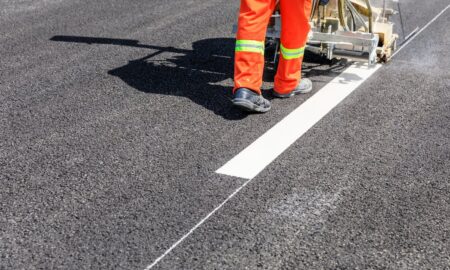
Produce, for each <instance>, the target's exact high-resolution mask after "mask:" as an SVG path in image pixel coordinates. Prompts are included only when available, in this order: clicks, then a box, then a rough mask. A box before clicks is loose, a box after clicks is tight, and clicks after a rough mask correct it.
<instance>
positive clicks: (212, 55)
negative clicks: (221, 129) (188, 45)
mask: <svg viewBox="0 0 450 270" xmlns="http://www.w3.org/2000/svg"><path fill="white" fill-rule="evenodd" d="M50 40H52V41H62V42H74V43H84V44H108V45H119V46H128V47H137V48H145V49H151V50H152V53H150V54H148V55H147V56H145V57H142V58H139V59H135V60H131V61H129V62H128V63H127V64H126V65H124V66H121V67H118V68H115V69H112V70H110V71H108V74H110V75H113V76H116V77H119V78H120V79H122V80H123V81H124V82H125V83H127V84H128V85H129V86H131V87H133V88H134V89H137V90H139V91H142V92H145V93H152V94H162V95H174V96H182V97H187V98H189V99H190V100H192V101H193V102H195V103H197V104H199V105H201V106H203V107H205V108H206V109H208V110H211V111H213V112H214V113H215V114H217V115H220V116H222V117H223V118H225V119H229V120H240V119H243V118H245V117H246V116H247V115H248V113H244V112H242V111H241V110H239V109H237V108H234V107H232V106H231V101H230V100H231V88H230V87H229V86H222V85H221V82H222V81H224V80H227V79H230V78H232V77H233V53H234V39H231V38H216V39H205V40H200V41H197V42H194V43H193V44H192V48H193V49H192V50H186V49H177V48H173V47H161V46H153V45H145V44H139V41H137V40H127V39H110V38H97V37H78V36H54V37H52V38H51V39H50ZM162 53H170V57H168V58H163V60H161V57H159V58H158V59H153V58H155V57H156V56H158V55H160V54H162Z"/></svg>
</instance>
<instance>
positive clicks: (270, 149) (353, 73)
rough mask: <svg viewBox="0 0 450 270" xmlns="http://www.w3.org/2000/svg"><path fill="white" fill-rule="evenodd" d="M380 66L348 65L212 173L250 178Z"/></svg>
mask: <svg viewBox="0 0 450 270" xmlns="http://www.w3.org/2000/svg"><path fill="white" fill-rule="evenodd" d="M380 66H381V65H375V66H373V67H370V68H369V67H367V65H352V66H350V67H349V68H347V69H346V70H345V71H344V72H342V73H341V74H340V75H339V76H337V77H336V78H334V79H333V80H332V81H331V82H330V83H328V84H327V85H325V87H323V88H322V89H321V90H319V91H318V92H317V93H316V94H315V95H314V96H312V97H311V98H309V99H308V100H306V101H305V102H304V103H303V104H302V105H300V106H299V107H298V108H297V109H295V110H294V111H293V112H292V113H290V114H289V115H288V116H286V117H285V118H284V119H283V120H281V121H280V122H279V123H278V124H276V125H275V126H274V127H272V128H271V129H270V130H268V131H267V132H266V133H265V134H263V135H262V136H261V137H259V138H258V139H257V140H256V141H255V142H253V143H252V144H251V145H250V146H248V147H247V148H246V149H244V150H243V151H242V152H241V153H239V154H238V155H237V156H235V157H234V158H233V159H231V160H230V161H229V162H227V163H226V164H225V165H224V166H223V167H221V168H220V169H218V170H217V171H216V173H219V174H225V175H229V176H235V177H240V178H245V179H252V178H254V177H255V176H256V175H258V174H259V173H260V172H261V171H262V170H263V169H264V168H265V167H267V166H268V165H269V164H270V163H271V162H272V161H273V160H275V159H276V158H277V157H278V156H279V155H280V154H282V153H283V152H284V151H285V150H286V149H287V148H289V146H291V145H292V144H293V143H294V142H295V141H296V140H298V139H299V138H300V137H301V136H302V135H303V134H305V133H306V132H307V131H308V130H309V129H310V128H312V127H313V126H314V125H315V124H316V123H317V122H319V121H320V119H322V118H323V117H324V116H325V115H327V114H328V113H329V112H330V111H331V110H332V109H333V108H334V107H336V105H338V104H339V103H340V102H341V101H342V100H344V99H345V98H346V97H347V96H348V95H350V94H351V93H352V92H353V91H354V90H355V89H356V88H357V87H358V86H359V85H361V83H363V82H364V81H365V80H366V79H368V78H369V77H370V76H372V74H374V73H375V72H376V71H377V70H378V69H379V68H380Z"/></svg>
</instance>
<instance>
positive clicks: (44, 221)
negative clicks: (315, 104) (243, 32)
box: [0, 0, 450, 269]
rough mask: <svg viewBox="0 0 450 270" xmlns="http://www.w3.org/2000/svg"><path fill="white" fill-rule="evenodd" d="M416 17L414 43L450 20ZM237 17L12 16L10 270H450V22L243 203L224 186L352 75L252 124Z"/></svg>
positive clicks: (191, 7) (54, 0)
mask: <svg viewBox="0 0 450 270" xmlns="http://www.w3.org/2000/svg"><path fill="white" fill-rule="evenodd" d="M400 4H401V12H402V18H403V29H400V28H398V29H400V30H401V31H400V30H399V34H400V35H401V37H403V36H405V35H407V34H408V33H409V32H411V31H412V30H413V29H415V28H416V27H417V26H419V27H423V26H425V25H426V24H427V23H428V22H429V21H430V20H432V19H433V18H434V17H435V16H436V15H437V14H438V13H439V12H441V11H442V10H443V9H444V8H446V7H447V6H448V4H449V2H448V0H433V1H419V0H405V1H400ZM237 8H238V1H237V0H232V1H230V0H171V1H167V0H152V1H144V0H135V1H125V0H108V1H107V0H98V1H87V0H70V1H69V0H33V1H31V0H3V1H1V3H0V150H1V151H0V269H145V268H148V269H150V266H152V264H153V263H154V262H155V260H157V259H158V258H160V260H158V261H157V263H156V264H153V266H152V269H450V180H449V178H450V68H449V66H450V52H449V48H450V32H449V30H448V29H450V9H449V10H447V11H446V12H444V13H443V14H442V16H440V17H439V18H437V19H436V21H434V22H433V23H432V24H430V25H429V27H428V28H427V29H425V30H424V31H423V32H421V33H420V34H419V35H418V36H416V37H415V39H414V40H412V41H411V42H410V43H409V44H408V45H407V46H406V47H404V48H403V49H402V50H401V51H400V52H399V53H398V54H397V55H396V56H395V58H394V59H393V60H392V61H391V62H390V63H388V64H386V65H384V66H383V67H381V68H380V69H379V70H378V71H377V72H376V73H375V74H374V75H373V76H372V77H370V78H369V79H368V80H367V81H365V82H364V83H363V84H362V85H361V86H360V87H358V89H356V90H355V92H353V93H352V94H351V95H350V96H349V97H347V98H346V99H345V100H344V101H343V102H342V103H340V104H339V105H338V106H337V107H336V108H334V109H333V110H332V111H331V112H330V113H329V114H328V115H327V116H326V117H324V118H323V119H322V120H321V121H320V122H319V123H317V124H316V125H315V126H314V127H313V128H312V129H310V130H309V131H308V132H307V133H306V134H305V135H304V136H302V137H301V138H300V139H299V140H297V141H296V142H295V143H294V144H293V145H292V146H291V147H289V148H288V149H287V150H286V151H285V152H284V153H283V154H282V155H280V156H279V157H278V158H276V159H275V161H274V162H272V163H271V164H270V165H269V166H268V167H267V168H266V169H265V170H263V171H262V172H261V173H260V174H259V175H258V176H257V177H255V178H254V179H252V181H251V182H249V183H248V184H247V185H245V186H243V184H244V183H246V181H247V180H246V179H240V178H236V177H230V176H225V175H221V174H217V173H215V171H216V170H217V169H218V168H219V167H221V166H222V165H224V164H225V163H226V162H227V161H229V160H230V159H232V158H233V157H234V156H236V155H237V154H238V153H239V152H241V151H242V150H243V149H245V148H246V147H247V146H248V145H250V144H251V143H252V142H253V141H255V140H256V139H257V138H258V137H260V136H261V135H262V134H264V133H265V132H266V131H267V130H269V129H270V128H271V127H272V126H274V125H276V124H277V123H278V122H279V121H280V120H281V119H283V118H284V117H285V116H286V115H288V114H289V113H290V112H292V111H293V110H294V109H295V108H297V107H298V106H300V105H301V104H302V103H303V102H304V101H306V100H308V99H309V98H310V97H311V96H313V95H314V94H315V93H316V92H317V91H319V90H320V89H321V88H322V87H323V86H324V85H326V84H327V83H328V82H330V81H331V80H332V79H333V78H334V77H336V76H337V75H339V74H340V72H342V70H343V69H344V68H345V67H343V66H341V65H339V64H336V65H330V64H329V63H327V62H326V61H323V60H320V59H317V57H311V56H307V57H306V58H307V59H306V63H305V65H304V72H305V76H308V77H309V78H311V79H312V81H313V82H314V88H315V90H314V91H313V92H312V93H310V94H307V95H303V96H297V97H295V98H292V99H288V100H278V99H274V100H273V109H272V110H271V111H270V112H269V113H267V114H264V115H254V114H252V115H247V114H245V113H242V112H240V111H239V110H237V109H235V108H233V107H231V106H230V98H231V95H230V91H231V87H232V79H231V78H232V72H233V70H232V69H233V63H232V57H233V46H234V40H233V36H232V34H231V33H230V32H231V27H232V25H233V23H235V19H236V13H237ZM395 18H396V19H397V20H398V15H396V17H395ZM398 25H399V24H398ZM272 76H273V71H272V70H271V67H270V65H269V66H268V67H267V69H266V80H265V83H264V89H266V90H268V89H270V88H271V87H272V80H271V77H272ZM265 92H267V91H265ZM268 96H270V95H268ZM304 117H308V115H305V116H304ZM236 191H238V192H236ZM234 192H236V193H235V196H234V197H232V198H231V199H229V200H228V201H226V199H227V198H228V197H229V196H230V195H231V194H233V193H234ZM225 201H226V203H225V204H223V206H222V207H221V208H220V209H219V210H218V211H216V212H214V213H212V212H211V211H213V210H214V209H215V208H216V207H218V206H220V205H221V204H222V203H223V202H225ZM211 213H212V214H211ZM209 214H211V215H209ZM205 217H207V219H205V220H204V222H202V223H201V225H200V226H197V227H195V226H196V224H199V222H200V221H201V220H202V219H204V218H205ZM194 227H195V230H192V229H193V228H194ZM190 230H192V231H191V233H190V234H189V235H187V237H185V238H182V237H183V236H186V234H188V233H189V232H190ZM180 240H183V241H180ZM170 247H174V248H173V249H170V250H168V249H169V248H170ZM163 254H164V255H163ZM162 255H163V256H162Z"/></svg>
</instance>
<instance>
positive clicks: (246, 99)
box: [232, 88, 271, 113]
mask: <svg viewBox="0 0 450 270" xmlns="http://www.w3.org/2000/svg"><path fill="white" fill-rule="evenodd" d="M232 102H233V105H234V106H236V107H239V108H241V109H243V110H245V111H248V112H258V113H265V112H267V111H269V110H270V107H271V105H270V101H268V100H267V99H265V98H264V97H263V96H261V95H259V94H257V93H255V92H253V91H252V90H250V89H247V88H239V89H237V90H236V92H235V93H234V96H233V100H232Z"/></svg>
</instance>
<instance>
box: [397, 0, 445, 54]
mask: <svg viewBox="0 0 450 270" xmlns="http://www.w3.org/2000/svg"><path fill="white" fill-rule="evenodd" d="M449 8H450V5H448V6H447V7H446V8H444V9H443V10H442V11H441V12H439V14H437V15H436V16H435V17H434V18H433V19H432V20H431V21H429V22H428V23H427V24H426V25H425V26H424V27H422V29H420V31H419V32H417V33H416V34H414V36H413V37H412V38H411V39H409V40H408V41H407V42H406V43H405V44H403V45H402V46H401V47H400V48H398V49H397V51H395V52H394V54H392V57H394V56H395V55H396V54H397V53H399V52H400V51H401V50H402V49H403V48H405V47H406V45H408V44H409V43H410V42H411V41H413V40H414V39H415V38H416V37H417V36H418V35H420V33H422V32H423V31H424V30H425V29H427V28H428V26H430V25H431V24H432V23H434V22H435V21H436V20H437V19H439V17H441V16H442V14H444V13H445V12H446V11H447V10H448V9H449Z"/></svg>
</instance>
